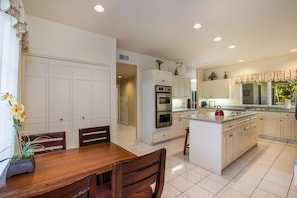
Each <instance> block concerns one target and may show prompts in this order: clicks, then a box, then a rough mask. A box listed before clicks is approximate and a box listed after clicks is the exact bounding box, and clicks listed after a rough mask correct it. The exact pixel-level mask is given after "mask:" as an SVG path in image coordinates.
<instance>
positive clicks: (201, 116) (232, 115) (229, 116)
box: [180, 111, 257, 123]
mask: <svg viewBox="0 0 297 198" xmlns="http://www.w3.org/2000/svg"><path fill="white" fill-rule="evenodd" d="M256 114H257V113H256V112H232V111H224V116H215V114H214V112H209V113H196V114H192V115H190V116H180V118H182V119H187V120H197V121H206V122H215V123H224V122H229V121H233V120H236V119H239V118H244V117H247V116H251V115H256Z"/></svg>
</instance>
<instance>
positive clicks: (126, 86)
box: [120, 76, 137, 127]
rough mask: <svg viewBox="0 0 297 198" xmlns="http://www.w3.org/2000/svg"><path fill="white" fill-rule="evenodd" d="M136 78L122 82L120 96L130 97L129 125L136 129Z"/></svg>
mask: <svg viewBox="0 0 297 198" xmlns="http://www.w3.org/2000/svg"><path fill="white" fill-rule="evenodd" d="M135 82H136V77H135V76H134V77H131V78H127V79H124V80H121V81H120V95H121V96H127V97H128V118H129V119H128V124H129V125H132V126H135V127H136V120H137V118H136V86H135V85H136V84H135Z"/></svg>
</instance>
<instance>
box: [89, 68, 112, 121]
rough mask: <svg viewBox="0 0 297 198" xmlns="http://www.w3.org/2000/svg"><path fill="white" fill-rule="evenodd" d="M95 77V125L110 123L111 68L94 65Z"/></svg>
mask: <svg viewBox="0 0 297 198" xmlns="http://www.w3.org/2000/svg"><path fill="white" fill-rule="evenodd" d="M93 79H94V81H93V90H92V93H93V98H92V104H93V107H92V109H93V116H94V119H93V125H94V126H102V125H110V69H109V68H108V67H104V66H96V67H94V71H93Z"/></svg>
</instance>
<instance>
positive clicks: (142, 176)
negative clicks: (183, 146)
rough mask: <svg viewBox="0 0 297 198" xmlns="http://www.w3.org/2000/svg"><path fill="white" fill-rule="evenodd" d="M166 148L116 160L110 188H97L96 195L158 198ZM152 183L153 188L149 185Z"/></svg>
mask: <svg viewBox="0 0 297 198" xmlns="http://www.w3.org/2000/svg"><path fill="white" fill-rule="evenodd" d="M165 159H166V149H165V148H162V149H159V150H157V151H155V152H152V153H149V154H147V155H143V156H140V157H137V158H133V159H129V160H124V161H121V162H116V163H114V164H113V167H112V182H111V188H108V187H106V186H105V187H104V188H97V197H104V198H111V197H113V198H148V197H149V198H160V197H161V194H162V191H163V187H164V175H165ZM152 184H155V185H154V190H153V188H152V187H151V186H152Z"/></svg>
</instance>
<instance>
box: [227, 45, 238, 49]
mask: <svg viewBox="0 0 297 198" xmlns="http://www.w3.org/2000/svg"><path fill="white" fill-rule="evenodd" d="M235 47H236V46H235V45H229V46H228V48H229V49H234V48H235Z"/></svg>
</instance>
